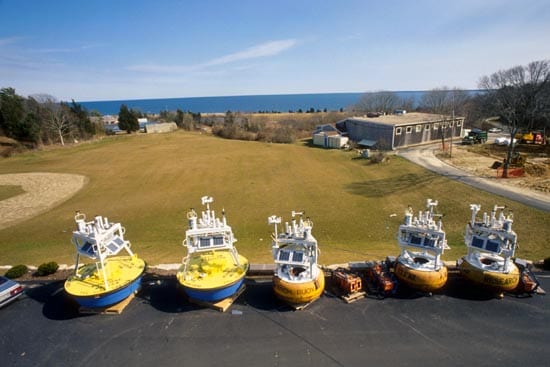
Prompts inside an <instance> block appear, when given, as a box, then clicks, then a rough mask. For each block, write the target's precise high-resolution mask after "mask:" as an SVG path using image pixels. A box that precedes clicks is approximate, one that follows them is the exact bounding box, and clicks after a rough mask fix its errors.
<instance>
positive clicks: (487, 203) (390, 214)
mask: <svg viewBox="0 0 550 367" xmlns="http://www.w3.org/2000/svg"><path fill="white" fill-rule="evenodd" d="M355 158H356V157H355V155H354V154H353V153H351V152H342V151H337V150H325V149H320V148H312V147H308V146H307V145H306V144H304V143H299V144H295V145H277V144H267V143H257V142H243V141H235V140H222V139H219V138H215V137H212V136H207V135H201V134H198V133H186V132H176V133H171V134H158V135H145V134H140V135H131V136H117V137H109V138H105V139H103V140H100V141H96V142H92V143H84V144H80V145H78V146H73V147H65V148H57V149H52V150H49V151H41V152H29V153H26V154H21V155H16V156H13V157H11V158H5V159H2V160H0V174H2V173H18V172H35V171H41V172H59V173H76V174H82V175H86V176H88V177H89V182H88V184H87V185H86V186H85V187H84V188H83V189H82V190H81V191H80V192H79V193H77V194H76V195H75V196H73V197H72V198H71V199H69V200H68V201H66V202H65V203H63V204H61V205H59V206H58V207H56V208H53V209H52V210H51V211H49V212H47V213H44V214H41V215H39V216H37V217H34V218H32V219H30V220H27V221H25V222H23V223H20V224H19V225H16V226H13V227H10V228H7V229H4V230H2V231H0V264H16V263H26V264H39V263H42V262H45V261H52V260H53V261H57V262H58V263H72V262H73V261H74V248H73V246H72V244H71V243H70V238H71V232H72V230H73V228H74V220H73V216H74V212H75V211H76V210H80V211H82V212H84V213H86V214H87V215H88V217H92V216H93V215H97V214H99V215H103V216H106V217H108V218H109V219H110V220H113V221H120V222H122V224H123V226H125V227H126V237H127V239H129V240H130V241H131V242H132V245H133V249H134V251H135V252H137V253H138V254H139V255H140V256H141V257H143V258H144V259H145V260H146V261H147V262H148V263H149V264H158V263H171V262H179V261H181V258H182V257H183V256H184V254H185V249H184V248H183V247H182V246H181V241H182V240H183V237H184V233H185V230H186V229H187V227H186V226H187V223H186V212H187V210H188V209H189V208H190V207H194V208H195V209H198V208H200V206H201V205H200V198H201V196H204V195H209V196H212V197H213V198H214V203H213V208H214V209H215V210H216V211H217V212H220V211H221V209H222V208H225V211H226V214H227V219H228V223H229V224H230V225H231V226H232V227H233V229H234V232H235V236H236V237H237V239H238V242H237V243H236V245H237V248H238V249H239V252H240V253H242V254H243V255H244V256H247V257H248V258H249V259H250V261H251V262H271V253H270V246H271V245H270V234H271V232H272V227H271V226H269V225H268V224H267V217H268V216H270V215H273V214H276V215H281V216H283V220H288V219H290V212H291V211H292V210H304V211H305V212H306V214H307V215H308V216H310V217H311V219H312V220H313V222H314V228H313V234H314V235H315V236H316V238H317V239H318V241H319V244H320V247H321V262H322V263H325V264H329V263H337V262H343V261H349V260H364V259H375V258H383V257H385V256H387V255H397V254H398V252H399V251H398V247H397V245H396V241H395V236H396V231H397V227H398V226H399V224H400V223H401V221H402V217H403V213H404V210H405V208H406V207H407V205H409V204H410V205H412V206H413V208H414V209H415V210H416V211H417V210H420V209H423V208H424V206H425V200H426V198H432V199H437V200H439V203H440V204H439V207H438V211H439V212H441V213H443V214H444V228H445V229H446V231H447V235H448V239H449V245H450V246H451V248H452V249H451V250H450V251H448V252H446V253H445V255H444V259H446V260H454V259H456V258H458V257H460V256H462V255H463V254H464V253H465V246H464V244H463V243H462V233H463V229H464V226H465V224H466V221H467V220H468V219H469V217H470V210H469V204H470V203H479V204H481V205H482V211H483V210H487V211H490V209H491V208H492V206H493V205H494V204H497V203H498V204H500V205H507V206H509V207H510V208H512V209H513V210H514V214H515V218H516V223H515V229H516V231H517V232H518V235H519V239H520V245H521V247H520V248H519V250H518V252H517V256H519V257H523V258H528V259H534V260H538V259H541V258H543V257H546V256H548V255H549V250H548V249H547V245H546V244H547V240H548V238H550V226H548V223H550V214H548V213H544V212H541V211H538V210H536V209H532V208H528V207H526V206H524V205H521V204H518V203H516V202H513V201H511V200H507V199H504V198H501V197H496V196H494V195H491V194H487V193H484V192H481V191H478V190H476V189H473V188H471V187H468V186H465V185H463V184H460V183H456V182H454V181H451V180H449V179H446V178H443V177H440V176H437V175H435V174H433V173H431V172H429V171H426V170H424V169H423V168H420V167H418V166H415V165H413V164H410V163H408V162H407V161H405V160H403V159H401V158H399V157H392V158H391V160H390V161H389V163H387V164H381V165H368V164H367V163H366V161H365V160H361V159H355ZM14 190H15V191H14ZM15 193H17V188H13V187H12V188H5V187H4V188H0V198H6V197H7V196H10V195H13V194H15ZM394 214H395V215H394Z"/></svg>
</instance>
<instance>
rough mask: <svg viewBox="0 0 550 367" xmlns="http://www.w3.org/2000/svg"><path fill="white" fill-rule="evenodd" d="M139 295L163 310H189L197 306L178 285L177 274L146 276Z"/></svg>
mask: <svg viewBox="0 0 550 367" xmlns="http://www.w3.org/2000/svg"><path fill="white" fill-rule="evenodd" d="M137 296H138V298H141V299H142V300H144V301H145V302H146V303H149V304H150V305H151V306H152V307H154V308H155V309H157V310H159V311H162V312H167V313H178V312H187V311H192V310H194V309H195V308H196V307H195V306H194V305H192V304H190V303H189V302H188V301H187V298H186V296H185V293H184V292H183V289H181V288H180V287H179V286H178V282H177V279H176V277H175V276H160V275H155V274H151V275H147V276H145V277H144V278H143V280H142V282H141V290H140V291H139V293H138V295H137Z"/></svg>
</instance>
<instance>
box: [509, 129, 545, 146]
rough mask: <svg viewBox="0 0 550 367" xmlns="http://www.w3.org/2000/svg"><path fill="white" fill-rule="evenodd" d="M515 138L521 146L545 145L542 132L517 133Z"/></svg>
mask: <svg viewBox="0 0 550 367" xmlns="http://www.w3.org/2000/svg"><path fill="white" fill-rule="evenodd" d="M515 138H516V139H517V140H518V141H519V142H520V143H522V144H541V145H544V144H546V136H545V134H544V132H542V131H529V132H527V133H522V132H520V133H517V134H516V136H515Z"/></svg>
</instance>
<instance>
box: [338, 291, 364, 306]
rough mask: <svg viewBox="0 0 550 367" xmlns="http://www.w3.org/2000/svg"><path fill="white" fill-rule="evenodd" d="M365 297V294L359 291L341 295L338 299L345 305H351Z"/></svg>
mask: <svg viewBox="0 0 550 367" xmlns="http://www.w3.org/2000/svg"><path fill="white" fill-rule="evenodd" d="M366 295H367V292H363V291H359V292H354V293H350V294H345V295H342V296H340V298H341V299H343V300H344V302H346V303H352V302H355V301H357V300H359V299H361V298H365V296H366Z"/></svg>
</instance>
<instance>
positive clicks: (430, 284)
mask: <svg viewBox="0 0 550 367" xmlns="http://www.w3.org/2000/svg"><path fill="white" fill-rule="evenodd" d="M395 277H396V278H397V280H398V281H399V282H401V283H404V284H405V285H406V286H408V287H409V288H412V289H415V290H418V291H421V292H435V291H437V290H439V289H441V288H443V287H444V286H445V284H446V283H447V277H448V271H447V267H445V266H442V267H440V268H439V270H429V271H426V270H417V269H412V268H410V267H408V266H406V265H404V264H402V263H400V262H397V264H396V265H395Z"/></svg>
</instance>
